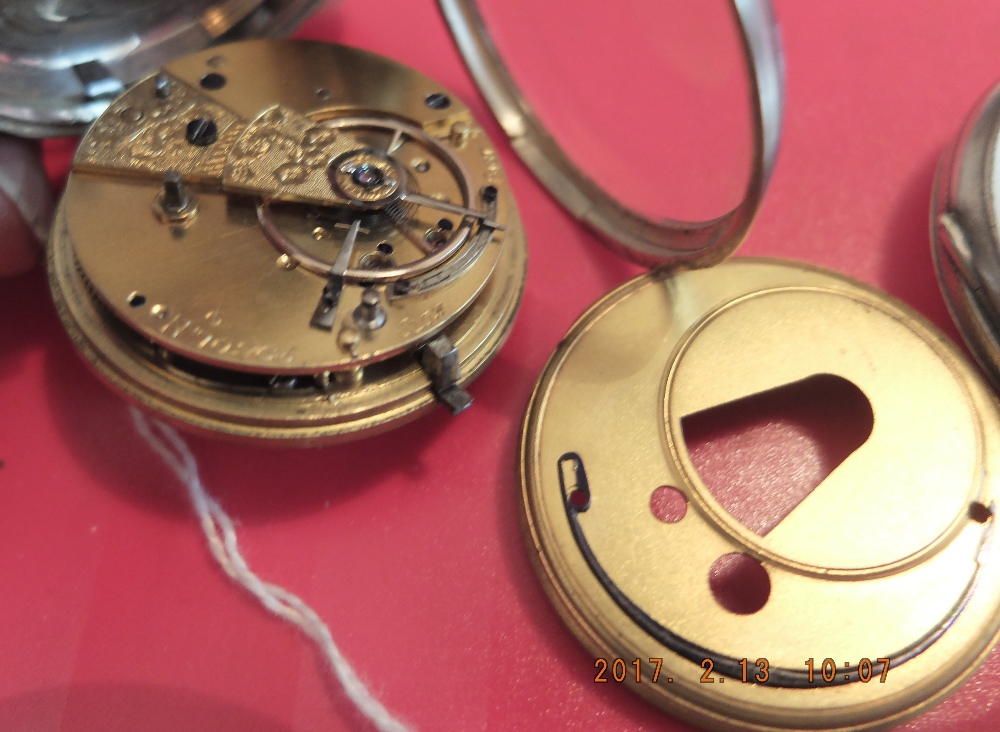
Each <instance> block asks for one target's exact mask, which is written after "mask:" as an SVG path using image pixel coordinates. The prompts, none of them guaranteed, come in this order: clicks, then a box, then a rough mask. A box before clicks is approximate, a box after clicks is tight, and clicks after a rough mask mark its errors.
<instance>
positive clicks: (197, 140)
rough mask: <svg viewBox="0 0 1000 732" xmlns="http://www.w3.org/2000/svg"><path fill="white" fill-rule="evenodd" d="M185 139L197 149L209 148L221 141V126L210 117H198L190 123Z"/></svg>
mask: <svg viewBox="0 0 1000 732" xmlns="http://www.w3.org/2000/svg"><path fill="white" fill-rule="evenodd" d="M185 138H186V139H187V141H188V142H189V143H191V144H192V145H196V146H197V147H208V146H209V145H211V144H212V143H213V142H215V141H216V140H218V139H219V126H218V125H216V124H215V120H213V119H211V118H209V117H198V118H197V119H193V120H191V121H190V122H188V126H187V132H186V134H185Z"/></svg>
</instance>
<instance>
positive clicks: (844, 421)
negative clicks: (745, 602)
mask: <svg viewBox="0 0 1000 732" xmlns="http://www.w3.org/2000/svg"><path fill="white" fill-rule="evenodd" d="M874 422H875V418H874V415H873V413H872V407H871V404H870V403H869V401H868V398H867V397H866V396H865V395H864V393H863V392H862V391H861V390H860V389H859V388H858V387H857V386H855V385H854V384H852V383H851V382H850V381H848V380H847V379H844V378H842V377H840V376H834V375H832V374H819V375H816V376H811V377H809V378H807V379H803V380H802V381H797V382H794V383H791V384H785V385H784V386H780V387H778V388H776V389H771V390H769V391H765V392H761V393H759V394H753V395H751V396H748V397H745V398H743V399H738V400H736V401H733V402H729V403H727V404H721V405H719V406H716V407H712V408H711V409H706V410H704V411H702V412H698V413H696V414H692V415H689V416H687V417H684V418H683V419H682V420H681V428H682V430H683V432H684V442H685V443H686V445H687V449H688V454H689V455H690V456H691V461H692V462H693V463H694V466H695V469H696V470H697V471H698V475H699V476H700V477H701V479H702V482H703V483H704V484H705V486H706V487H707V488H708V490H709V491H710V492H711V493H712V495H713V496H714V497H715V499H716V500H717V501H718V502H719V503H720V504H721V505H722V506H723V507H724V508H725V509H726V511H728V512H729V514H730V515H731V516H732V517H733V518H735V519H736V520H737V521H739V522H740V523H741V524H742V525H743V526H745V527H746V528H748V529H750V530H751V531H753V532H754V533H755V534H757V535H758V536H766V535H767V533H768V532H769V531H771V529H773V528H774V527H775V526H777V525H778V524H779V523H780V522H781V521H782V519H784V518H785V517H786V516H787V515H788V514H789V513H791V512H792V510H793V509H794V508H795V507H796V506H798V505H799V504H800V503H801V502H802V501H803V500H805V498H806V497H807V496H808V495H809V494H810V493H812V491H813V489H815V488H816V486H818V485H819V484H820V483H822V482H823V480H825V479H826V477H827V476H828V475H830V473H832V472H833V471H834V470H835V469H836V468H837V466H838V465H840V464H841V463H842V462H844V460H846V459H847V458H848V456H850V454H851V453H853V452H854V451H855V450H857V449H858V448H859V447H861V446H862V445H863V444H864V443H865V441H867V439H868V437H869V436H870V435H871V433H872V427H873V426H874Z"/></svg>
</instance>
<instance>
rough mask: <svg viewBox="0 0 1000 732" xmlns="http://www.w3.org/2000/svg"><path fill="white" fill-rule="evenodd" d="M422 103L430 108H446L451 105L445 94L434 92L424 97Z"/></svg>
mask: <svg viewBox="0 0 1000 732" xmlns="http://www.w3.org/2000/svg"><path fill="white" fill-rule="evenodd" d="M424 103H425V104H426V105H427V106H428V107H430V108H431V109H447V108H448V107H450V106H451V99H449V98H448V95H447V94H442V93H441V92H434V93H433V94H428V95H427V96H426V97H425V98H424Z"/></svg>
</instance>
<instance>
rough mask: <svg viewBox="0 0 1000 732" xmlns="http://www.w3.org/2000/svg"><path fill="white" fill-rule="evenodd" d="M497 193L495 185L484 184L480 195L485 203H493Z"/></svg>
mask: <svg viewBox="0 0 1000 732" xmlns="http://www.w3.org/2000/svg"><path fill="white" fill-rule="evenodd" d="M497 194H498V191H497V187H496V186H486V187H485V188H483V193H482V196H483V200H484V201H486V203H493V202H494V201H495V200H497Z"/></svg>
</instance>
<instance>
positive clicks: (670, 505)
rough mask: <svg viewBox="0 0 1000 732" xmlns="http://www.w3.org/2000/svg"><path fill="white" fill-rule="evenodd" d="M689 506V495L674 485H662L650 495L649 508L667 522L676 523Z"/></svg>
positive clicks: (657, 516)
mask: <svg viewBox="0 0 1000 732" xmlns="http://www.w3.org/2000/svg"><path fill="white" fill-rule="evenodd" d="M687 508H688V501H687V497H686V496H685V495H684V494H683V493H681V492H680V491H679V490H677V489H676V488H674V487H673V486H669V485H661V486H660V487H659V488H657V489H656V490H655V491H653V495H651V496H650V497H649V510H650V511H652V512H653V515H654V516H656V518H658V519H660V521H662V522H663V523H665V524H676V523H677V522H678V521H680V520H681V519H682V518H684V514H686V513H687Z"/></svg>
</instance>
